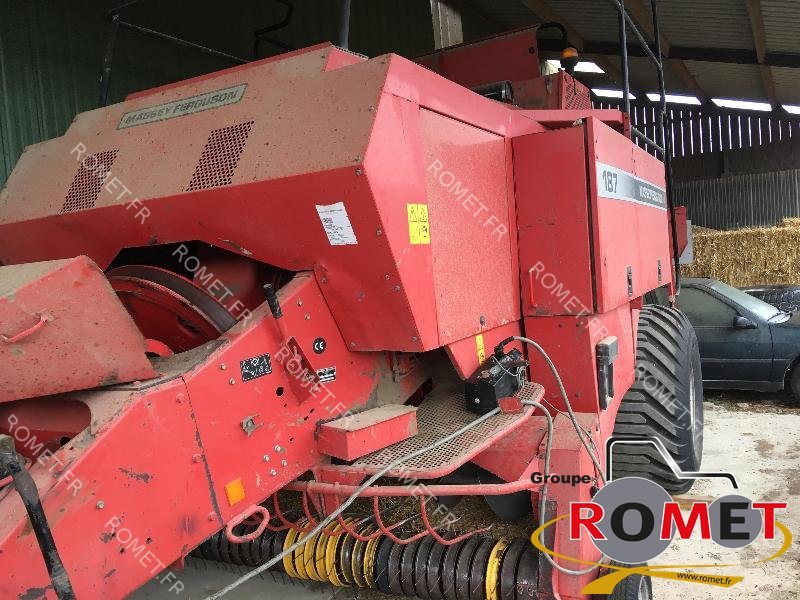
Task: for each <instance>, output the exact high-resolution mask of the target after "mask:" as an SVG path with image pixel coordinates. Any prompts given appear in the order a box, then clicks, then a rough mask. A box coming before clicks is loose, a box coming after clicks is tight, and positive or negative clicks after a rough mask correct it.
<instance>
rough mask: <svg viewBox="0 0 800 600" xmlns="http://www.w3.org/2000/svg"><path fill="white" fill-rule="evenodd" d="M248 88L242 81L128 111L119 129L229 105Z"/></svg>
mask: <svg viewBox="0 0 800 600" xmlns="http://www.w3.org/2000/svg"><path fill="white" fill-rule="evenodd" d="M246 89H247V84H246V83H242V84H239V85H235V86H233V87H229V88H225V89H222V90H215V91H213V92H206V93H205V94H199V95H197V96H192V97H190V98H182V99H181V100H173V101H172V102H166V103H165V104H159V105H157V106H150V107H148V108H140V109H139V110H134V111H131V112H126V113H125V114H124V115H122V118H121V119H120V121H119V125H117V129H125V128H126V127H135V126H136V125H145V124H147V123H155V122H156V121H164V120H166V119H172V118H174V117H182V116H183V115H191V114H193V113H198V112H201V111H204V110H210V109H212V108H219V107H220V106H227V105H228V104H236V103H237V102H239V100H241V99H242V96H244V91H245V90H246Z"/></svg>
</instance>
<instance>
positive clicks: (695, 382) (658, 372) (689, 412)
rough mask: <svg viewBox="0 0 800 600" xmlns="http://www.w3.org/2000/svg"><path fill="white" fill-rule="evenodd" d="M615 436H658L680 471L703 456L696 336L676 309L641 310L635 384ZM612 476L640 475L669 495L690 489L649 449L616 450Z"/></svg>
mask: <svg viewBox="0 0 800 600" xmlns="http://www.w3.org/2000/svg"><path fill="white" fill-rule="evenodd" d="M614 435H615V436H619V437H628V438H631V437H634V438H635V437H658V438H660V439H661V441H662V442H664V446H666V448H667V450H668V451H669V453H670V454H671V455H672V458H673V459H675V462H676V463H677V464H678V466H679V467H680V469H681V470H682V471H699V470H700V463H701V461H702V458H703V378H702V375H701V372H700V353H699V350H698V346H697V336H695V333H694V329H693V328H692V325H691V323H689V320H688V319H687V318H686V315H684V314H683V313H682V312H680V311H679V310H676V309H674V308H669V307H665V306H645V307H644V308H643V309H642V311H641V313H640V315H639V332H638V335H637V344H636V372H635V376H634V382H633V385H632V386H631V388H630V389H629V390H628V392H627V393H626V394H625V396H624V398H623V399H622V403H621V404H620V407H619V413H618V414H617V420H616V423H615V425H614ZM613 461H614V462H613V469H614V478H618V477H643V478H645V479H649V480H651V481H654V482H655V483H658V484H659V485H661V486H662V487H663V488H664V489H666V490H667V491H668V492H670V493H671V494H681V493H684V492H687V491H689V489H690V488H691V487H692V484H693V483H694V482H693V481H692V480H681V479H678V478H676V477H675V476H674V475H673V473H672V470H671V469H670V468H669V467H668V466H667V465H666V463H665V462H664V459H663V458H662V457H661V455H660V454H659V453H658V451H657V450H656V449H655V448H654V447H653V446H652V445H649V446H648V445H641V446H639V445H624V444H619V445H617V446H616V447H615V448H614V456H613Z"/></svg>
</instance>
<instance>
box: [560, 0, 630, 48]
mask: <svg viewBox="0 0 800 600" xmlns="http://www.w3.org/2000/svg"><path fill="white" fill-rule="evenodd" d="M547 4H548V5H549V6H550V8H552V9H553V10H554V11H556V12H557V13H558V14H559V15H561V16H562V17H563V18H564V20H565V21H567V22H568V23H569V24H570V25H572V26H573V27H574V28H575V29H576V30H577V32H578V33H579V34H580V35H581V37H583V39H584V40H591V41H593V42H616V41H617V39H618V37H619V36H618V25H617V23H618V18H617V11H616V9H615V8H614V5H613V4H611V3H610V2H608V1H607V0H601V1H600V2H597V1H595V2H575V1H574V0H548V2H547Z"/></svg>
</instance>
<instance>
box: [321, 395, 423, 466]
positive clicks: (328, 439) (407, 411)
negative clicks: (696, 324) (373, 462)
mask: <svg viewBox="0 0 800 600" xmlns="http://www.w3.org/2000/svg"><path fill="white" fill-rule="evenodd" d="M416 434H417V409H416V408H415V407H413V406H403V405H402V404H389V405H386V406H378V407H377V408H371V409H369V410H365V411H364V412H360V413H357V414H354V415H348V416H346V417H343V418H341V419H336V420H335V421H330V422H328V423H323V424H322V425H320V427H319V441H318V443H317V447H318V448H319V451H320V452H321V453H322V454H326V455H328V456H333V457H336V458H341V459H342V460H355V459H357V458H361V457H362V456H365V455H367V454H369V453H370V452H375V451H377V450H382V449H383V448H386V447H387V446H391V445H392V444H394V443H396V442H401V441H403V440H405V439H408V438H410V437H413V436H415V435H416Z"/></svg>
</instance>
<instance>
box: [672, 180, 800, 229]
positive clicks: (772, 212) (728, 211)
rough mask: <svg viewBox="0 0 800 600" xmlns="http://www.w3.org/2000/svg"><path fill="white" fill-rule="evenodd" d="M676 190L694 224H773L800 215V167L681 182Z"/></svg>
mask: <svg viewBox="0 0 800 600" xmlns="http://www.w3.org/2000/svg"><path fill="white" fill-rule="evenodd" d="M674 193H675V201H676V204H682V205H685V206H686V208H687V213H688V216H689V218H690V219H691V220H692V223H693V224H694V225H700V226H702V227H710V228H712V229H739V228H741V227H763V226H770V225H775V224H776V223H777V222H779V221H780V220H781V219H782V218H783V217H798V216H800V170H791V171H775V172H772V173H755V174H748V175H736V176H733V177H724V178H722V179H706V180H700V181H687V182H679V183H676V184H675V189H674Z"/></svg>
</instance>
